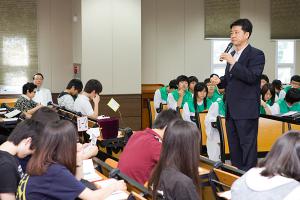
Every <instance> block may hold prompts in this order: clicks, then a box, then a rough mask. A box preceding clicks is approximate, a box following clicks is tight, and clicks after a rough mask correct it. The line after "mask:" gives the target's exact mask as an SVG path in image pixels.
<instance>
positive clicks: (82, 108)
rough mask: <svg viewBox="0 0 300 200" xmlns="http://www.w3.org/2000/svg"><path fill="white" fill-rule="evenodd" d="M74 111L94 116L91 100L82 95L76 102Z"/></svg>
mask: <svg viewBox="0 0 300 200" xmlns="http://www.w3.org/2000/svg"><path fill="white" fill-rule="evenodd" d="M74 110H75V111H76V112H81V114H82V115H87V116H91V115H93V114H94V110H93V107H92V105H91V103H90V99H89V98H88V97H87V96H85V95H82V94H79V95H78V97H77V98H76V100H75V102H74Z"/></svg>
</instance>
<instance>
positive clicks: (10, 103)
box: [0, 98, 17, 108]
mask: <svg viewBox="0 0 300 200" xmlns="http://www.w3.org/2000/svg"><path fill="white" fill-rule="evenodd" d="M16 102H17V98H8V99H0V105H1V104H2V103H5V104H6V105H8V106H9V107H12V108H14V107H15V103H16Z"/></svg>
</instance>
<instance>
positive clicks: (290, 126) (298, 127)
mask: <svg viewBox="0 0 300 200" xmlns="http://www.w3.org/2000/svg"><path fill="white" fill-rule="evenodd" d="M290 130H296V131H300V125H296V124H289V123H284V132H286V131H290Z"/></svg>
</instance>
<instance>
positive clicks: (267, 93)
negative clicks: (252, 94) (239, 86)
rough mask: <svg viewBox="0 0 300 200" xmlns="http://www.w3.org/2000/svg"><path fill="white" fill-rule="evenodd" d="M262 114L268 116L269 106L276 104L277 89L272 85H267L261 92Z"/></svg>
mask: <svg viewBox="0 0 300 200" xmlns="http://www.w3.org/2000/svg"><path fill="white" fill-rule="evenodd" d="M260 94H261V100H260V114H266V111H265V108H266V106H267V105H269V106H272V105H273V104H274V102H275V88H274V87H273V86H272V84H270V83H266V84H265V85H264V86H263V87H262V88H261V91H260Z"/></svg>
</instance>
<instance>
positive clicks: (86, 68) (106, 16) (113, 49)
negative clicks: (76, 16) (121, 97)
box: [81, 0, 141, 94]
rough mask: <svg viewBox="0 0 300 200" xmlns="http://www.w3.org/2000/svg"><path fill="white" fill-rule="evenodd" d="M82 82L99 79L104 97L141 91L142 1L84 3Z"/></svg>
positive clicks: (111, 0)
mask: <svg viewBox="0 0 300 200" xmlns="http://www.w3.org/2000/svg"><path fill="white" fill-rule="evenodd" d="M81 6H82V14H81V15H82V71H81V72H82V73H81V77H82V80H83V82H86V81H87V80H88V79H91V78H96V79H98V80H100V82H101V83H102V85H103V88H104V90H103V93H104V94H138V93H140V91H141V2H140V0H82V1H81Z"/></svg>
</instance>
